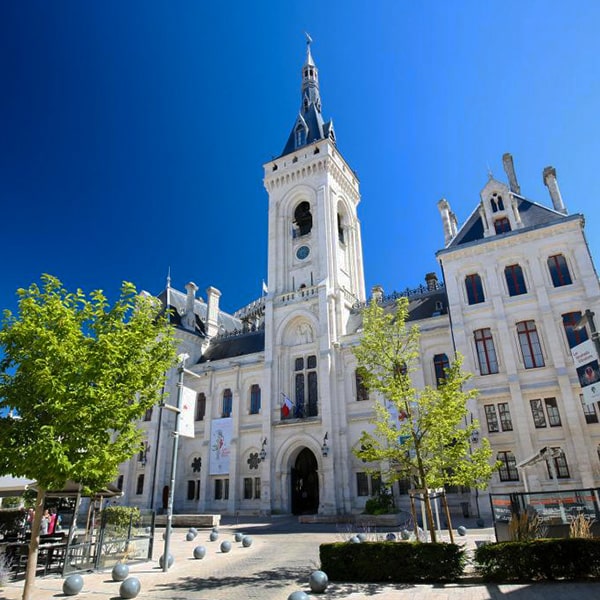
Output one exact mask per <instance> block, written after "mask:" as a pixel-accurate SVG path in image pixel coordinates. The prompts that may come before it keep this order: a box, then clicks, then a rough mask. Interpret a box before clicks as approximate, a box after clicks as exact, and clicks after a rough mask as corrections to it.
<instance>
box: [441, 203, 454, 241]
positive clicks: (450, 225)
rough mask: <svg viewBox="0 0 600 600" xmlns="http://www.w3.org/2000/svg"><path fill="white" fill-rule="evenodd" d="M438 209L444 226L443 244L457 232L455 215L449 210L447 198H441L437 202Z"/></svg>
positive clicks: (450, 239)
mask: <svg viewBox="0 0 600 600" xmlns="http://www.w3.org/2000/svg"><path fill="white" fill-rule="evenodd" d="M438 209H439V211H440V215H441V217H442V225H443V227H444V245H446V246H447V245H448V244H449V243H450V242H451V241H452V239H453V238H454V236H455V235H456V233H457V227H456V216H455V215H454V213H453V212H452V211H451V210H450V204H448V200H446V199H445V198H442V199H441V200H440V201H439V202H438Z"/></svg>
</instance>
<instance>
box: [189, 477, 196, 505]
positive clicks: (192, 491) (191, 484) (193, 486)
mask: <svg viewBox="0 0 600 600" xmlns="http://www.w3.org/2000/svg"><path fill="white" fill-rule="evenodd" d="M195 497H196V482H195V481H194V480H193V479H188V482H187V499H188V500H194V499H195Z"/></svg>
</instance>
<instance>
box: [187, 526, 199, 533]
mask: <svg viewBox="0 0 600 600" xmlns="http://www.w3.org/2000/svg"><path fill="white" fill-rule="evenodd" d="M188 532H189V533H193V534H194V535H198V530H197V529H196V528H195V527H190V528H189V529H188Z"/></svg>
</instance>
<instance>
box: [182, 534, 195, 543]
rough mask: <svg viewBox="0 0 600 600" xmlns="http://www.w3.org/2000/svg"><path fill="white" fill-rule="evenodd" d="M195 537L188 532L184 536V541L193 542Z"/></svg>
mask: <svg viewBox="0 0 600 600" xmlns="http://www.w3.org/2000/svg"><path fill="white" fill-rule="evenodd" d="M195 537H196V534H195V533H192V532H191V531H188V532H187V533H186V534H185V541H186V542H191V541H193V540H194V539H195Z"/></svg>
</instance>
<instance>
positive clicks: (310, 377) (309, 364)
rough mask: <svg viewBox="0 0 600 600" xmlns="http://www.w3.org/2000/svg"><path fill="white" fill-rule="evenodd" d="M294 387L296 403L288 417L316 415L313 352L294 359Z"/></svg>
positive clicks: (316, 400)
mask: <svg viewBox="0 0 600 600" xmlns="http://www.w3.org/2000/svg"><path fill="white" fill-rule="evenodd" d="M294 371H295V374H294V388H295V398H296V403H295V405H294V407H293V410H291V411H290V413H289V415H288V418H292V417H293V418H296V419H304V418H306V417H316V416H317V415H318V414H319V408H318V395H319V391H318V382H317V357H316V355H314V354H311V355H310V356H307V357H306V360H304V358H303V357H299V358H296V359H295V360H294Z"/></svg>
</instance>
